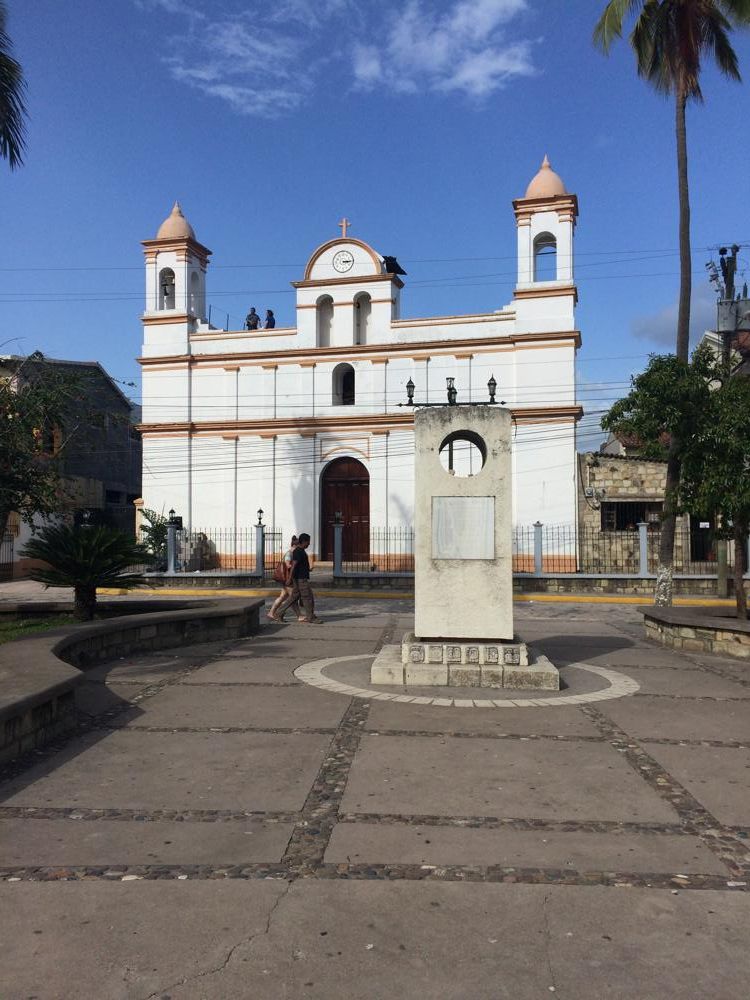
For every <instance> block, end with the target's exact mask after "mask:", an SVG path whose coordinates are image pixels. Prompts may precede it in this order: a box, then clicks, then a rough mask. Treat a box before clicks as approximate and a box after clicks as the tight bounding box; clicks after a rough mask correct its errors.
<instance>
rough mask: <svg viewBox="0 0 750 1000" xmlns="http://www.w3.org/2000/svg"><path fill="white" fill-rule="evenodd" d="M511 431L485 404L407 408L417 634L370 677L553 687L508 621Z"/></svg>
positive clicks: (429, 683) (392, 650)
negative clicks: (411, 452)
mask: <svg viewBox="0 0 750 1000" xmlns="http://www.w3.org/2000/svg"><path fill="white" fill-rule="evenodd" d="M511 430H512V418H511V413H510V410H507V409H504V408H503V407H500V406H495V405H492V404H488V405H486V406H482V405H477V406H473V405H471V404H469V405H468V406H466V407H460V406H456V405H453V404H451V405H448V406H437V407H435V408H433V409H429V408H427V407H425V408H424V409H419V410H417V412H416V413H415V415H414V448H415V477H414V478H415V497H414V527H415V547H414V630H415V632H416V635H412V634H407V635H405V636H404V638H403V641H402V643H401V646H387V647H386V648H385V649H383V650H382V651H381V653H379V655H378V656H377V657H376V659H375V662H374V663H373V665H372V669H371V672H370V679H371V681H372V683H373V684H397V685H406V686H407V687H455V688H467V687H468V688H471V687H477V688H516V689H521V690H528V689H536V690H542V691H559V690H560V674H559V673H558V671H557V669H556V667H555V666H553V664H552V663H550V661H549V660H548V659H547V658H546V656H541V655H538V654H534V653H533V651H532V653H531V655H530V651H529V649H528V647H527V646H526V644H525V643H523V642H521V641H520V640H519V639H518V638H517V637H516V633H515V631H514V628H513V544H512V531H511V518H512V498H511V467H512V466H511ZM467 455H468V456H469V459H468V463H467V461H466V456H467ZM441 456H444V457H445V456H447V467H446V466H445V465H444V464H443V462H442V459H441ZM461 456H463V459H462V458H461ZM457 458H458V461H457ZM459 637H460V638H459Z"/></svg>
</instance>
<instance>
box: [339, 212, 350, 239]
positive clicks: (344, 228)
mask: <svg viewBox="0 0 750 1000" xmlns="http://www.w3.org/2000/svg"><path fill="white" fill-rule="evenodd" d="M336 225H337V226H339V227H340V228H341V235H342V236H346V231H347V229H348V228H349V226H351V222H350V221H349V220H348V219H347V218H346V216H345V217H344V218H343V219H342V220H341V222H337V223H336Z"/></svg>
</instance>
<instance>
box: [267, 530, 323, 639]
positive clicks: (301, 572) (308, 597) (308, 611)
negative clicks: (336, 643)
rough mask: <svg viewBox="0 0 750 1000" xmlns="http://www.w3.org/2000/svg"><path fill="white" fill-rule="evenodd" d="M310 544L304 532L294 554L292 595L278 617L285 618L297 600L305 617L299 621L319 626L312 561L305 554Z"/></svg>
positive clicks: (277, 610)
mask: <svg viewBox="0 0 750 1000" xmlns="http://www.w3.org/2000/svg"><path fill="white" fill-rule="evenodd" d="M309 544H310V536H309V535H307V534H305V533H304V532H303V533H302V534H301V535H300V536H299V541H298V542H297V545H296V547H295V549H294V550H293V552H292V573H291V578H292V593H291V596H290V597H288V598H287V599H286V600H285V601H284V602H283V603H282V604H281V605H280V607H278V608H277V609H276V615H277V616H278V617H279V618H283V617H284V612H285V611H286V609H287V608H288V607H290V606H291V605H292V604H293V603H294V601H295V600H297V601H299V603H300V606H301V607H302V608H303V609H304V615H303V616H302V617H300V618H298V619H297V620H298V621H301V622H307V623H309V624H314V625H318V624H320V622H321V619H320V618H318V617H317V615H316V614H315V597H314V596H313V592H312V587H311V586H310V560H309V559H308V558H307V552H305V549H306V548H307V547H308V545H309Z"/></svg>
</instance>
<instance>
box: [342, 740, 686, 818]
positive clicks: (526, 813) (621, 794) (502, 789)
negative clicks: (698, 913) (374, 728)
mask: <svg viewBox="0 0 750 1000" xmlns="http://www.w3.org/2000/svg"><path fill="white" fill-rule="evenodd" d="M573 776H574V779H573ZM341 809H342V811H343V812H367V813H396V814H404V815H438V816H444V815H459V816H499V817H519V818H520V817H523V818H528V819H532V818H537V819H560V820H563V819H577V820H581V819H600V820H620V821H623V820H625V821H630V822H674V821H675V820H676V819H677V815H676V813H675V812H674V810H673V809H672V807H671V806H670V805H668V804H667V803H666V802H665V801H664V800H662V799H661V798H659V797H658V796H657V794H656V793H655V792H653V791H652V790H651V789H650V788H649V787H648V786H647V785H645V784H644V782H643V781H641V779H640V778H639V777H638V776H637V775H636V774H635V772H634V771H633V770H632V769H631V768H630V767H629V766H628V764H627V763H626V762H625V761H624V760H623V759H622V757H621V756H620V754H618V753H617V752H616V751H615V750H614V749H613V748H612V747H611V746H609V745H608V744H603V743H574V742H570V743H562V742H561V743H551V742H550V741H549V740H528V741H523V740H485V739H482V738H481V737H474V738H470V739H464V738H460V737H450V736H448V737H444V738H441V737H417V736H411V737H409V736H405V737H401V736H375V735H365V736H364V737H363V740H362V743H361V745H360V749H359V751H358V753H357V755H356V756H355V758H354V763H353V765H352V769H351V772H350V774H349V780H348V782H347V786H346V791H345V792H344V797H343V801H342V804H341Z"/></svg>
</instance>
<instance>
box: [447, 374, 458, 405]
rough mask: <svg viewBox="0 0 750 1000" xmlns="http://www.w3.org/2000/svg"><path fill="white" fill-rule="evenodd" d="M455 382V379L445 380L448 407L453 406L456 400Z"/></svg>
mask: <svg viewBox="0 0 750 1000" xmlns="http://www.w3.org/2000/svg"><path fill="white" fill-rule="evenodd" d="M455 381H456V380H455V378H450V377H449V378H447V379H446V380H445V382H446V385H447V387H448V389H447V392H448V406H455V405H456V399H457V398H458V389H457V388H456V386H455Z"/></svg>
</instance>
